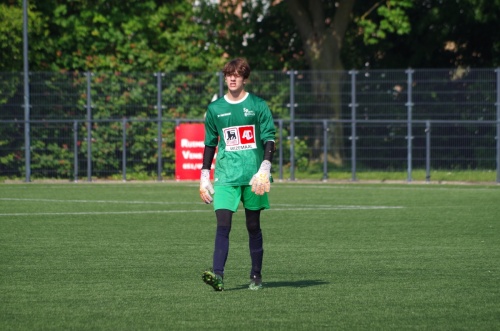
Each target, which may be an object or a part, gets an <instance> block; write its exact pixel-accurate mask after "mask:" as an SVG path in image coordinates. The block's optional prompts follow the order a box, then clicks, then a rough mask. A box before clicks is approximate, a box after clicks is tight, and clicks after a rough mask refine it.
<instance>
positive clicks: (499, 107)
mask: <svg viewBox="0 0 500 331" xmlns="http://www.w3.org/2000/svg"><path fill="white" fill-rule="evenodd" d="M495 72H496V73H497V102H496V103H495V105H496V108H497V137H496V138H497V153H496V155H497V183H500V68H497V69H496V70H495Z"/></svg>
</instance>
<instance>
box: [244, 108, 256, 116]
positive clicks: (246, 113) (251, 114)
mask: <svg viewBox="0 0 500 331" xmlns="http://www.w3.org/2000/svg"><path fill="white" fill-rule="evenodd" d="M243 113H244V114H245V117H248V116H255V112H254V111H253V110H250V109H247V108H243Z"/></svg>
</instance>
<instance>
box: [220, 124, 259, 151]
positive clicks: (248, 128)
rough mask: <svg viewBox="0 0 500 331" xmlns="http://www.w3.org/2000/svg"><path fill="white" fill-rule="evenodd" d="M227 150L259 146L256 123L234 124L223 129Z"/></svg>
mask: <svg viewBox="0 0 500 331" xmlns="http://www.w3.org/2000/svg"><path fill="white" fill-rule="evenodd" d="M222 132H223V135H224V141H225V143H226V151H227V152H237V151H243V150H247V149H255V148H257V143H256V142H255V125H242V126H232V127H229V128H225V129H223V130H222Z"/></svg>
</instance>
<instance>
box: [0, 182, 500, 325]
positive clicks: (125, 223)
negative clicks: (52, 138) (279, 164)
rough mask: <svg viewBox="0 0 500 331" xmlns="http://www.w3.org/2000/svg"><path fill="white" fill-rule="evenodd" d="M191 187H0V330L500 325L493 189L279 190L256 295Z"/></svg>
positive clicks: (235, 245)
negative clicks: (211, 282)
mask: <svg viewBox="0 0 500 331" xmlns="http://www.w3.org/2000/svg"><path fill="white" fill-rule="evenodd" d="M197 186H198V184H197V183H195V182H188V183H176V182H167V183H111V184H100V183H77V184H75V183H67V184H43V183H40V184H33V183H32V184H27V183H23V184H0V330H498V329H499V328H500V223H499V222H500V216H499V215H500V187H499V186H497V185H433V184H431V185H420V184H401V185H398V184H360V183H356V184H349V183H347V184H332V183H319V182H318V183H300V182H293V183H291V182H283V183H274V184H273V187H272V189H271V195H270V198H271V205H272V209H271V210H268V211H265V212H263V214H262V228H263V234H264V249H265V255H264V269H263V277H264V289H263V290H262V291H250V290H248V289H247V285H248V276H249V275H248V274H249V265H250V260H249V255H248V243H247V242H248V239H247V234H246V230H245V226H244V213H243V210H242V209H241V208H240V210H239V211H238V212H237V213H236V214H235V216H234V220H233V229H232V232H231V245H230V252H229V258H228V261H227V266H226V267H227V268H226V278H225V285H226V290H225V291H224V292H215V291H213V290H212V289H211V288H210V287H209V286H207V285H205V284H204V283H203V282H202V280H201V273H202V272H203V271H204V270H205V269H206V268H208V267H210V266H211V259H212V249H213V240H214V233H215V217H214V213H213V210H212V206H210V205H205V204H203V203H201V201H200V199H199V196H198V187H197Z"/></svg>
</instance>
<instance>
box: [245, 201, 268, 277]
mask: <svg viewBox="0 0 500 331" xmlns="http://www.w3.org/2000/svg"><path fill="white" fill-rule="evenodd" d="M245 216H246V226H247V231H248V247H249V249H250V259H251V261H252V268H251V269H250V280H251V281H252V282H253V283H255V284H254V285H256V286H259V287H260V286H262V285H261V283H262V274H261V272H262V260H263V257H264V246H263V240H262V229H261V228H260V210H250V209H245Z"/></svg>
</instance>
